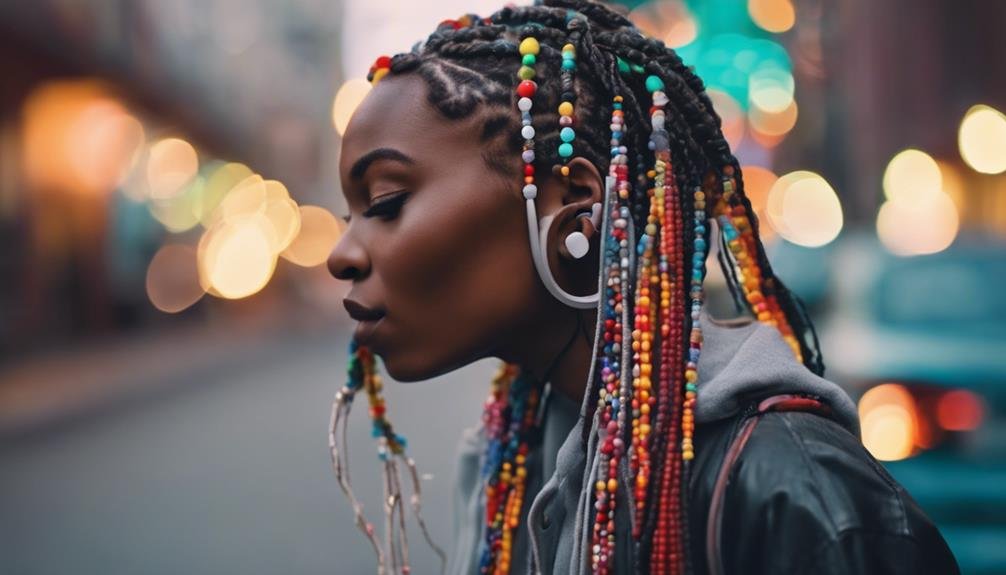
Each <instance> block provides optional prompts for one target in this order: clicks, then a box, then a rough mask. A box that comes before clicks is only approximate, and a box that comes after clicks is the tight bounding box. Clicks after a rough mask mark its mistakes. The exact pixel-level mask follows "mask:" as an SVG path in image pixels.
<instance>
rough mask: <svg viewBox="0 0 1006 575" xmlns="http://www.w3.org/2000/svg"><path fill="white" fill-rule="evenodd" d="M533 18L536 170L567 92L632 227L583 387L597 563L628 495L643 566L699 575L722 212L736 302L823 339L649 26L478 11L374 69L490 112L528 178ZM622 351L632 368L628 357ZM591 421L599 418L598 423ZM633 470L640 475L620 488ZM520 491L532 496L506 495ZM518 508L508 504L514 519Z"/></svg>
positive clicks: (510, 440)
mask: <svg viewBox="0 0 1006 575" xmlns="http://www.w3.org/2000/svg"><path fill="white" fill-rule="evenodd" d="M528 30H531V31H532V33H533V36H534V37H535V38H536V39H537V41H538V42H539V43H540V52H538V53H537V64H538V66H537V76H536V93H535V101H536V104H535V114H534V115H533V118H532V119H531V125H532V127H533V128H534V134H535V136H534V155H533V164H534V166H533V168H534V169H533V170H532V172H534V171H535V170H536V171H537V172H538V173H539V174H543V173H547V172H546V171H544V170H542V168H545V167H548V166H552V165H555V164H557V163H559V162H560V158H559V157H558V155H557V152H556V150H557V144H558V143H559V141H560V131H559V122H558V119H559V114H558V113H557V112H556V110H557V106H558V103H559V102H561V101H564V100H575V102H576V120H575V121H576V124H575V126H576V142H577V153H578V155H580V156H583V157H585V158H586V159H588V160H589V161H591V162H592V163H593V164H594V165H596V166H597V167H598V168H599V170H602V171H603V170H608V172H609V173H611V174H612V175H617V176H618V181H619V182H620V183H619V184H618V190H617V191H616V192H615V193H614V196H615V198H614V202H613V203H612V204H611V205H612V206H614V208H613V211H612V212H611V214H610V215H611V216H612V218H611V219H612V220H613V221H615V223H616V224H617V221H618V220H619V219H620V218H623V219H622V221H623V222H624V223H623V224H621V227H619V226H617V225H615V226H609V227H608V229H606V230H601V233H602V234H605V237H606V241H605V246H606V247H605V250H604V251H603V254H602V262H601V270H600V273H601V274H602V277H607V278H608V280H607V282H608V284H607V285H608V287H607V289H606V290H605V293H604V294H602V300H604V301H603V302H602V303H603V305H602V308H603V309H602V311H603V312H604V315H603V316H602V317H600V318H599V321H601V322H602V323H603V324H604V329H603V330H602V332H603V334H604V336H605V337H604V338H602V339H601V340H599V341H597V342H596V343H595V345H597V346H599V348H600V349H599V353H598V357H599V363H598V365H596V366H592V369H594V370H595V372H596V373H597V375H598V377H595V378H594V381H595V387H594V388H593V389H588V390H586V393H587V394H588V398H587V401H588V406H589V408H590V409H591V410H592V411H595V410H596V411H597V413H598V414H600V415H598V416H597V417H598V418H599V421H604V422H606V423H605V424H604V427H605V428H606V429H604V430H602V431H601V434H602V435H603V437H604V438H605V441H598V443H597V445H598V449H599V450H606V451H604V453H599V454H598V457H599V460H600V461H601V462H602V466H603V469H600V470H599V477H602V478H605V484H604V485H603V486H602V485H600V484H599V485H598V486H597V491H596V493H595V501H596V503H597V504H598V506H599V507H598V509H601V508H602V507H603V508H604V510H605V511H604V513H603V517H604V519H603V522H602V520H601V516H602V514H601V513H600V512H599V515H598V519H597V520H596V521H595V522H593V524H591V525H589V526H588V527H589V528H591V529H592V531H593V534H594V535H593V537H594V544H595V553H594V555H593V558H592V561H593V568H594V571H595V572H600V573H605V572H610V569H611V567H610V565H611V561H613V558H614V555H615V552H614V551H615V549H621V548H620V547H616V542H615V539H614V537H615V529H614V527H613V525H614V517H615V515H614V510H615V506H616V502H617V501H619V500H620V498H619V496H617V495H616V493H618V494H621V495H624V497H625V499H627V504H628V502H634V503H635V508H630V509H628V512H629V515H631V516H632V517H633V529H632V530H631V534H632V538H633V540H634V543H635V545H634V546H633V553H634V555H633V557H634V566H635V570H636V571H637V572H640V573H651V572H652V573H658V574H659V573H684V572H690V570H691V562H690V560H689V553H688V549H689V542H688V518H687V513H686V510H687V501H686V497H687V491H688V489H687V488H688V480H689V473H690V465H689V461H690V459H691V458H692V457H693V455H694V453H693V450H694V446H693V445H692V439H691V438H692V432H693V430H694V405H695V401H696V388H695V380H696V378H697V363H698V357H699V351H700V349H701V342H702V334H701V326H700V325H699V322H698V319H699V313H700V310H701V307H702V305H703V300H704V293H703V288H702V286H703V279H704V276H705V258H706V255H707V254H708V247H709V245H710V243H711V240H712V238H710V237H709V236H710V227H709V226H708V225H707V221H708V220H709V219H716V220H717V221H718V223H720V233H721V235H722V239H723V242H724V245H726V246H728V251H729V253H726V251H724V252H723V253H722V254H721V256H722V260H721V265H722V266H723V267H724V272H725V274H726V275H727V276H728V279H729V280H730V281H729V285H730V287H731V290H732V291H733V292H734V295H735V298H736V299H737V300H738V301H740V302H743V303H744V304H745V305H746V307H747V309H748V311H749V312H750V313H752V315H754V316H755V317H756V318H757V319H758V320H759V321H762V322H765V323H768V324H770V325H774V326H776V327H777V328H778V329H779V331H780V333H781V334H782V335H783V337H784V338H785V339H786V340H787V341H788V342H789V343H790V345H791V346H792V347H793V350H794V353H795V354H796V355H797V357H799V358H801V359H802V360H803V361H804V363H805V364H806V365H807V366H808V367H809V368H810V369H811V370H813V371H814V372H815V373H821V372H822V371H823V364H822V362H821V359H820V352H819V350H818V346H817V338H816V333H815V332H814V330H813V326H812V325H811V323H810V321H809V320H808V318H807V316H806V313H805V312H804V310H803V307H802V305H801V303H800V302H799V299H798V298H796V296H795V295H793V294H792V293H791V292H789V290H788V289H786V287H785V286H784V285H783V284H782V282H781V281H779V279H778V278H777V277H776V276H775V275H774V274H773V273H772V269H771V267H770V265H769V263H768V259H767V257H766V254H765V249H764V246H763V245H762V243H761V241H760V239H759V236H758V225H759V224H758V221H757V218H756V217H755V214H754V211H753V210H752V209H751V203H750V199H749V198H747V196H746V195H745V194H744V185H743V178H742V174H741V170H740V166H739V163H738V161H737V159H736V158H735V157H734V156H733V155H732V153H731V151H730V147H729V145H728V143H727V142H726V139H725V138H724V136H723V133H722V129H721V125H722V121H721V119H720V117H719V116H718V115H717V114H716V112H715V110H714V109H713V105H712V101H711V100H710V98H709V95H708V93H707V92H706V90H705V85H704V83H703V82H702V80H701V79H700V78H699V77H698V76H697V75H695V73H694V71H693V70H692V69H691V68H689V67H687V66H686V65H685V64H684V62H683V61H682V60H681V58H680V57H679V56H678V55H677V53H675V52H674V51H673V50H671V49H669V48H667V47H666V46H665V45H664V43H663V42H661V41H659V40H655V39H652V38H648V37H646V36H644V35H643V34H642V33H641V32H640V31H639V30H638V29H636V28H635V26H633V25H632V23H631V22H630V21H629V20H628V19H627V18H626V17H625V16H623V15H621V14H618V13H616V12H614V11H612V10H611V9H609V8H607V7H605V6H603V5H601V4H597V3H595V2H591V1H589V0H545V2H544V4H537V5H534V6H525V7H512V6H511V7H505V8H503V9H501V10H499V11H498V12H496V13H495V14H493V15H492V16H490V17H488V18H480V17H478V16H477V15H474V14H466V15H464V16H462V17H461V18H458V19H456V20H445V21H444V22H441V23H440V24H439V25H438V26H437V29H436V30H435V31H434V32H433V33H432V34H430V36H429V37H428V38H427V39H426V40H425V41H424V42H420V43H417V44H416V46H415V47H414V48H413V50H412V51H411V52H409V53H405V54H398V55H395V56H394V57H392V58H391V59H390V60H389V62H388V64H387V66H386V71H385V70H375V69H372V71H371V76H370V77H371V79H373V80H374V81H377V80H378V79H379V76H378V74H384V73H391V74H408V73H413V74H417V75H419V76H420V77H421V78H422V79H423V80H424V81H425V82H426V84H427V85H428V88H429V90H428V98H429V102H430V103H431V104H432V105H433V106H435V107H436V109H437V110H438V111H439V112H440V113H442V114H443V115H444V117H446V118H448V119H451V120H461V119H466V118H471V117H473V116H475V117H476V118H477V119H478V121H480V122H481V131H480V137H481V141H482V143H483V145H484V148H483V157H484V159H485V161H486V163H487V165H488V166H489V167H490V168H492V169H493V170H495V171H497V172H499V173H500V174H503V175H506V176H508V177H513V178H514V181H515V182H516V181H517V180H516V176H517V174H518V173H519V171H520V169H521V168H520V163H519V162H518V159H519V158H520V151H521V149H522V142H523V139H522V138H521V137H520V132H521V122H520V114H517V113H515V111H514V110H515V104H516V97H515V95H514V87H515V85H514V77H515V74H516V72H517V68H518V63H519V60H520V59H519V58H517V57H516V56H517V55H518V49H517V45H518V42H519V39H520V38H521V37H522V36H521V34H522V33H527V31H528ZM567 43H572V44H573V45H574V46H575V50H576V53H577V55H578V58H577V60H576V65H575V80H573V84H572V86H570V85H569V84H568V81H569V79H566V80H563V81H560V73H559V70H560V64H561V63H562V47H563V46H565V45H566V44H567ZM650 100H652V103H650ZM616 119H617V124H618V126H617V127H618V130H617V131H618V137H615V134H614V131H613V130H614V129H615V128H616V125H615V124H616ZM651 125H652V126H653V128H652V129H651ZM609 126H610V128H611V130H609ZM658 126H659V128H658ZM616 160H617V163H616ZM529 169H530V168H529ZM546 177H547V176H546ZM605 193H606V194H607V193H608V191H606V192H605ZM633 256H635V257H633ZM637 258H638V259H637ZM626 261H631V262H632V265H631V266H629V268H631V269H629V268H627V267H626V265H625V264H626ZM623 323H624V324H626V325H623ZM623 345H625V346H626V347H625V348H623V347H622V346H623ZM630 345H631V346H632V347H631V349H630V348H629V347H628V346H630ZM623 350H624V351H625V353H627V354H628V355H625V354H623ZM623 358H629V362H628V363H629V364H630V365H622V363H623ZM506 373H507V374H509V377H511V378H513V377H514V374H515V372H506ZM630 374H631V375H630ZM630 384H631V385H630ZM523 388H524V386H521V385H517V386H516V387H510V392H509V393H503V392H502V391H501V390H499V389H497V392H496V395H495V396H494V397H495V400H494V402H493V403H492V409H493V410H494V411H493V413H497V414H502V413H506V414H510V413H511V412H512V411H513V410H514V409H516V410H518V411H521V410H523V406H524V405H526V404H527V400H526V399H525V396H524V395H521V393H529V392H524V391H522V390H523ZM514 390H516V391H517V392H520V393H518V394H517V395H514ZM627 394H628V395H627ZM629 400H631V401H629ZM533 401H534V399H532V400H531V403H532V404H533ZM644 405H645V407H644ZM507 410H510V411H507ZM626 414H628V417H627V415H626ZM494 417H496V419H493V421H496V420H497V419H498V415H497V416H494ZM506 418H507V419H509V418H510V415H506ZM522 419H525V418H522V417H518V418H516V419H515V420H514V419H510V420H509V421H510V422H511V425H510V427H512V431H511V432H510V433H509V434H508V433H505V432H504V431H500V434H499V437H496V440H497V441H500V440H503V439H506V441H507V444H508V445H509V444H512V445H513V446H515V447H514V448H516V446H518V445H526V444H527V441H528V438H529V437H530V434H531V431H532V430H530V429H528V428H527V427H526V426H523V425H520V424H519V423H518V422H519V421H521V420H522ZM630 419H631V421H628V420H630ZM630 422H631V426H630V425H629V423H630ZM496 427H505V426H501V425H494V428H496ZM589 431H590V430H589V429H587V428H586V426H585V429H584V433H585V434H586V433H589ZM611 440H614V445H615V447H612V445H613V444H612V441H611ZM623 443H624V445H625V446H626V447H625V448H624V449H623V448H621V447H619V446H620V445H622V444H623ZM499 447H500V448H501V449H502V444H500V446H499ZM506 453H509V455H505V454H506ZM621 453H625V454H627V456H626V457H624V458H622V457H621V455H620V454H621ZM496 455H497V457H494V458H491V461H489V460H487V465H488V466H489V467H493V468H494V469H495V468H496V467H500V466H505V465H510V466H511V467H507V468H506V469H505V470H506V471H507V472H508V473H509V471H510V470H512V466H513V465H515V464H516V463H515V462H516V460H515V459H514V458H515V457H516V455H514V453H510V452H509V451H506V450H504V451H499V452H498V453H497V454H496ZM505 461H509V462H510V463H505ZM609 467H610V469H609ZM623 468H624V469H625V470H627V471H628V472H629V473H630V478H631V479H632V480H633V481H634V482H635V485H631V486H624V488H623V486H622V485H619V484H618V479H617V478H618V477H619V473H620V471H619V470H620V469H623ZM500 469H503V467H500ZM489 472H490V474H491V473H493V470H489ZM496 472H498V469H497V470H496ZM611 482H615V483H611ZM493 486H495V484H493ZM591 487H593V486H591ZM492 493H494V494H495V496H497V497H499V496H500V494H499V492H498V491H492ZM514 501H517V502H519V501H520V499H519V498H518V499H516V500H508V501H507V505H508V506H510V507H512V504H513V502H514ZM493 504H494V505H495V506H496V507H499V506H500V505H503V502H502V501H495V502H494V503H493ZM618 505H623V503H618ZM517 512H519V509H517V510H514V509H512V508H508V509H507V511H506V513H505V515H506V517H507V519H506V521H507V524H509V523H510V522H511V521H512V518H513V517H514V514H515V513H517ZM496 537H497V539H495V540H493V541H490V542H489V543H490V546H489V547H487V548H485V549H484V553H485V554H487V555H486V560H485V561H484V562H483V566H484V570H485V572H496V570H499V569H500V567H501V566H508V565H509V558H508V557H505V560H503V561H502V563H501V562H500V553H501V550H500V549H497V548H495V547H493V542H494V541H497V540H499V537H509V536H508V535H506V534H503V535H502V536H500V535H496ZM599 544H600V545H601V547H603V550H602V551H601V552H597V551H596V549H597V546H598V545H599ZM622 544H624V543H622V542H619V543H617V545H622ZM619 553H624V550H620V551H619ZM504 571H505V569H504Z"/></svg>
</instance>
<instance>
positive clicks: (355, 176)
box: [349, 148, 416, 180]
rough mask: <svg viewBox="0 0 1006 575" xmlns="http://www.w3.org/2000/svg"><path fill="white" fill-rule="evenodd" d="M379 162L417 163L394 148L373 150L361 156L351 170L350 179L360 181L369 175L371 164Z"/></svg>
mask: <svg viewBox="0 0 1006 575" xmlns="http://www.w3.org/2000/svg"><path fill="white" fill-rule="evenodd" d="M378 160H391V161H394V162H401V163H403V164H409V165H413V164H415V163H416V162H415V160H413V159H412V158H410V157H409V156H406V155H405V154H403V153H402V152H399V151H398V150H396V149H394V148H377V149H376V150H371V151H369V152H367V153H366V154H364V155H362V156H360V158H359V159H358V160H356V161H355V162H354V163H353V167H352V168H350V169H349V179H351V180H359V179H360V178H362V177H363V174H365V173H367V168H369V167H370V164H373V163H374V162H376V161H378Z"/></svg>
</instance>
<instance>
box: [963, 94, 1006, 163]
mask: <svg viewBox="0 0 1006 575" xmlns="http://www.w3.org/2000/svg"><path fill="white" fill-rule="evenodd" d="M957 145H958V147H959V148H960V152H961V157H962V158H964V161H965V162H967V164H968V165H969V166H971V167H972V168H974V169H975V171H977V172H981V173H983V174H999V173H1002V172H1004V171H1006V115H1004V114H1003V113H1002V112H1000V111H999V110H996V109H995V108H992V107H991V106H985V105H983V104H979V105H977V106H972V107H971V109H970V110H968V111H967V113H966V114H964V119H963V120H962V121H961V127H960V131H959V132H958V135H957Z"/></svg>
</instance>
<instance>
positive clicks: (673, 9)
mask: <svg viewBox="0 0 1006 575" xmlns="http://www.w3.org/2000/svg"><path fill="white" fill-rule="evenodd" d="M629 20H632V22H633V24H635V25H636V26H637V27H638V28H639V29H640V30H642V31H643V32H644V33H646V34H647V35H649V36H653V37H654V38H660V39H661V40H663V41H664V44H667V46H669V47H671V48H679V47H681V46H684V45H686V44H690V43H692V42H694V41H695V39H696V38H697V37H698V35H699V24H698V21H696V19H695V17H694V16H693V15H692V13H691V11H690V10H689V9H688V7H687V6H685V4H684V3H683V2H680V1H678V0H668V1H664V2H645V3H643V4H641V5H640V6H638V7H637V8H635V9H633V10H632V12H630V13H629Z"/></svg>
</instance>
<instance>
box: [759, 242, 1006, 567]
mask: <svg viewBox="0 0 1006 575" xmlns="http://www.w3.org/2000/svg"><path fill="white" fill-rule="evenodd" d="M780 255H782V258H781V259H784V260H785V255H784V254H776V256H777V258H779V257H780ZM797 261H798V260H797ZM804 263H805V264H808V265H817V266H826V267H827V268H828V269H829V273H827V274H826V275H827V277H828V278H829V281H828V283H829V284H830V285H829V289H828V290H827V293H828V295H827V301H823V302H821V301H819V302H817V304H818V305H816V306H815V307H817V308H818V309H822V310H826V313H825V315H823V316H822V317H820V320H819V322H818V324H819V327H820V336H821V341H822V348H823V350H824V359H825V363H826V365H827V368H828V370H827V373H826V375H827V376H828V377H829V379H832V380H835V381H837V382H839V383H842V384H843V385H845V386H846V389H848V390H849V392H850V394H851V395H852V396H853V398H854V399H857V401H858V404H859V412H860V422H861V425H862V432H863V443H864V444H865V445H866V446H867V448H868V449H869V450H870V451H871V452H872V453H873V454H874V456H876V457H877V458H878V459H880V460H882V461H884V462H885V466H886V467H887V468H888V470H889V471H890V473H891V474H892V475H893V476H894V477H895V478H896V479H897V480H898V481H899V482H900V483H901V484H902V485H904V486H905V488H906V489H907V490H908V491H909V493H911V495H912V496H913V497H914V498H915V500H916V501H917V502H918V503H919V504H920V505H921V506H922V507H923V509H925V510H926V512H927V513H928V514H929V515H930V517H932V519H933V520H934V521H935V522H936V523H937V525H938V526H939V527H940V530H941V531H942V533H943V534H944V537H946V539H947V542H948V543H949V544H950V547H951V548H952V549H953V551H954V554H955V555H956V556H957V560H958V562H959V563H960V565H961V569H962V572H964V573H969V574H985V573H990V574H991V573H998V574H1002V573H1006V289H1004V286H1006V244H1003V243H1002V241H1001V240H999V241H993V240H990V239H988V238H978V237H971V238H967V237H964V238H958V240H957V241H956V242H955V243H954V245H952V246H951V247H950V248H948V249H947V250H945V251H943V252H940V253H938V254H933V255H926V256H915V257H898V256H894V255H891V254H890V253H888V252H887V251H886V250H885V249H884V248H883V247H882V246H881V245H880V244H879V243H878V242H877V240H876V238H875V237H873V236H867V235H865V234H863V235H855V234H848V235H843V237H842V238H840V240H839V241H838V242H836V245H835V246H834V247H833V248H832V249H831V250H830V251H829V252H828V253H827V256H826V257H823V258H820V259H819V260H818V262H817V263H816V264H811V263H810V262H809V261H807V260H804ZM789 273H790V275H792V274H793V273H795V270H794V271H791V272H789ZM815 274H817V275H820V272H813V273H812V275H815ZM781 277H783V279H786V278H787V277H790V276H787V275H783V274H781ZM798 293H799V292H798Z"/></svg>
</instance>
